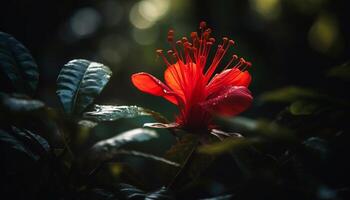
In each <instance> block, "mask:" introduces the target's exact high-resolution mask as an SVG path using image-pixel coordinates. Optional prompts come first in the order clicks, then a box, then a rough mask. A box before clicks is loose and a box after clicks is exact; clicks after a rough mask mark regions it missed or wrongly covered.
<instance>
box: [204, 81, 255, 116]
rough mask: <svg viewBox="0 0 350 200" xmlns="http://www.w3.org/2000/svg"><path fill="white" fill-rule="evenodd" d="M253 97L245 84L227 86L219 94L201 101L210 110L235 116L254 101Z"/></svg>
mask: <svg viewBox="0 0 350 200" xmlns="http://www.w3.org/2000/svg"><path fill="white" fill-rule="evenodd" d="M252 100H253V97H252V95H251V93H250V91H249V90H248V88H246V87H244V86H232V87H227V88H226V89H224V90H222V91H221V92H220V93H217V96H215V97H212V98H211V99H209V100H207V101H206V102H203V103H201V106H203V108H204V109H206V110H207V111H209V112H212V113H215V114H220V115H224V116H234V115H237V114H239V113H241V112H243V111H244V110H246V109H247V108H248V107H249V106H250V104H251V103H252Z"/></svg>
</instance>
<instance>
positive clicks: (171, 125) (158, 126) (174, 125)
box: [143, 123, 179, 129]
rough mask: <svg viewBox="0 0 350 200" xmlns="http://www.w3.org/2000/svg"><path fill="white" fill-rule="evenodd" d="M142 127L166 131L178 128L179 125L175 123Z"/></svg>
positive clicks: (149, 124)
mask: <svg viewBox="0 0 350 200" xmlns="http://www.w3.org/2000/svg"><path fill="white" fill-rule="evenodd" d="M143 127H146V128H159V129H163V128H165V129H168V128H177V127H179V124H177V123H169V124H165V123H144V124H143Z"/></svg>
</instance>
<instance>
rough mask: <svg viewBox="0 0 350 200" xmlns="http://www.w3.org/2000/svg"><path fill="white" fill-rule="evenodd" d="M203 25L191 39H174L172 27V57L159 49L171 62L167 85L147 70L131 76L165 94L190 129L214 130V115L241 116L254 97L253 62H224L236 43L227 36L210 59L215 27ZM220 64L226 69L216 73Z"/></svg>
mask: <svg viewBox="0 0 350 200" xmlns="http://www.w3.org/2000/svg"><path fill="white" fill-rule="evenodd" d="M199 28H200V33H201V34H200V35H198V33H197V32H192V33H191V42H190V41H189V40H188V39H187V38H186V37H183V38H182V39H181V40H178V41H176V42H174V31H173V30H169V33H168V41H169V43H170V44H171V46H172V50H169V51H168V52H167V54H168V58H167V57H166V56H165V55H164V53H163V51H162V50H157V53H158V55H159V56H161V57H162V58H163V60H164V62H165V64H166V65H167V69H166V70H165V73H164V79H165V83H166V84H164V83H163V82H161V81H160V80H158V79H157V78H155V77H154V76H152V75H150V74H148V73H145V72H140V73H136V74H133V75H132V77H131V80H132V82H133V84H134V85H135V86H136V87H137V88H138V89H139V90H141V91H143V92H146V93H149V94H152V95H155V96H162V97H164V98H165V99H166V100H168V101H170V102H171V103H173V104H175V105H177V106H178V108H179V110H180V113H179V115H178V116H177V118H176V123H178V124H179V126H181V127H183V128H186V129H190V130H199V129H210V128H211V126H212V124H211V121H212V116H213V114H219V115H225V116H234V115H237V114H239V113H241V112H242V111H244V110H246V109H247V108H248V107H249V106H250V104H251V102H252V100H253V97H252V95H251V93H250V91H249V90H248V88H247V87H248V86H249V84H250V81H251V76H250V74H249V72H248V71H247V69H248V68H249V67H250V66H251V63H250V62H247V61H245V60H244V59H243V58H238V56H237V55H232V57H231V59H230V61H229V62H228V63H227V64H224V65H222V64H221V61H222V59H223V57H224V55H225V54H226V52H227V51H228V49H229V48H230V47H231V46H232V45H233V44H234V41H233V40H229V39H228V38H226V37H224V38H223V41H222V43H221V44H219V45H218V46H217V49H216V53H215V55H214V58H213V59H212V61H211V62H210V60H209V59H208V57H209V52H210V50H211V48H212V46H213V45H214V43H215V39H214V38H212V37H211V36H210V34H211V29H209V28H207V27H206V23H205V22H201V23H200V27H199ZM218 66H222V67H220V68H221V69H222V71H221V72H220V73H218V74H215V75H214V76H213V74H214V72H215V71H216V69H217V68H218Z"/></svg>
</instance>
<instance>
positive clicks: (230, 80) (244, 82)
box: [207, 68, 252, 94]
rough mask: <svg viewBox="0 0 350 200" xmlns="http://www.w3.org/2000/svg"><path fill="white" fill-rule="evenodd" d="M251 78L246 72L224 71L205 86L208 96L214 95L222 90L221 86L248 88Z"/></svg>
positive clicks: (234, 69) (233, 69)
mask: <svg viewBox="0 0 350 200" xmlns="http://www.w3.org/2000/svg"><path fill="white" fill-rule="evenodd" d="M251 80H252V77H251V76H250V74H249V72H248V71H244V72H242V71H241V70H239V69H237V68H232V69H226V70H224V71H223V72H221V73H220V74H217V75H215V76H214V77H213V79H212V80H211V81H210V82H209V84H208V86H207V92H208V94H212V93H216V92H217V91H219V90H221V89H222V86H225V87H227V86H245V87H248V86H249V84H250V82H251Z"/></svg>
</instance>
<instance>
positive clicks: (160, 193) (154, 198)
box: [119, 184, 175, 200]
mask: <svg viewBox="0 0 350 200" xmlns="http://www.w3.org/2000/svg"><path fill="white" fill-rule="evenodd" d="M119 191H120V193H121V195H122V197H123V199H126V200H139V199H145V200H175V198H174V197H173V196H171V194H170V192H169V191H168V190H167V189H166V187H162V188H160V189H158V190H156V191H153V192H150V193H145V192H144V191H142V190H140V189H138V188H136V187H134V186H132V185H129V184H120V185H119Z"/></svg>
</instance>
